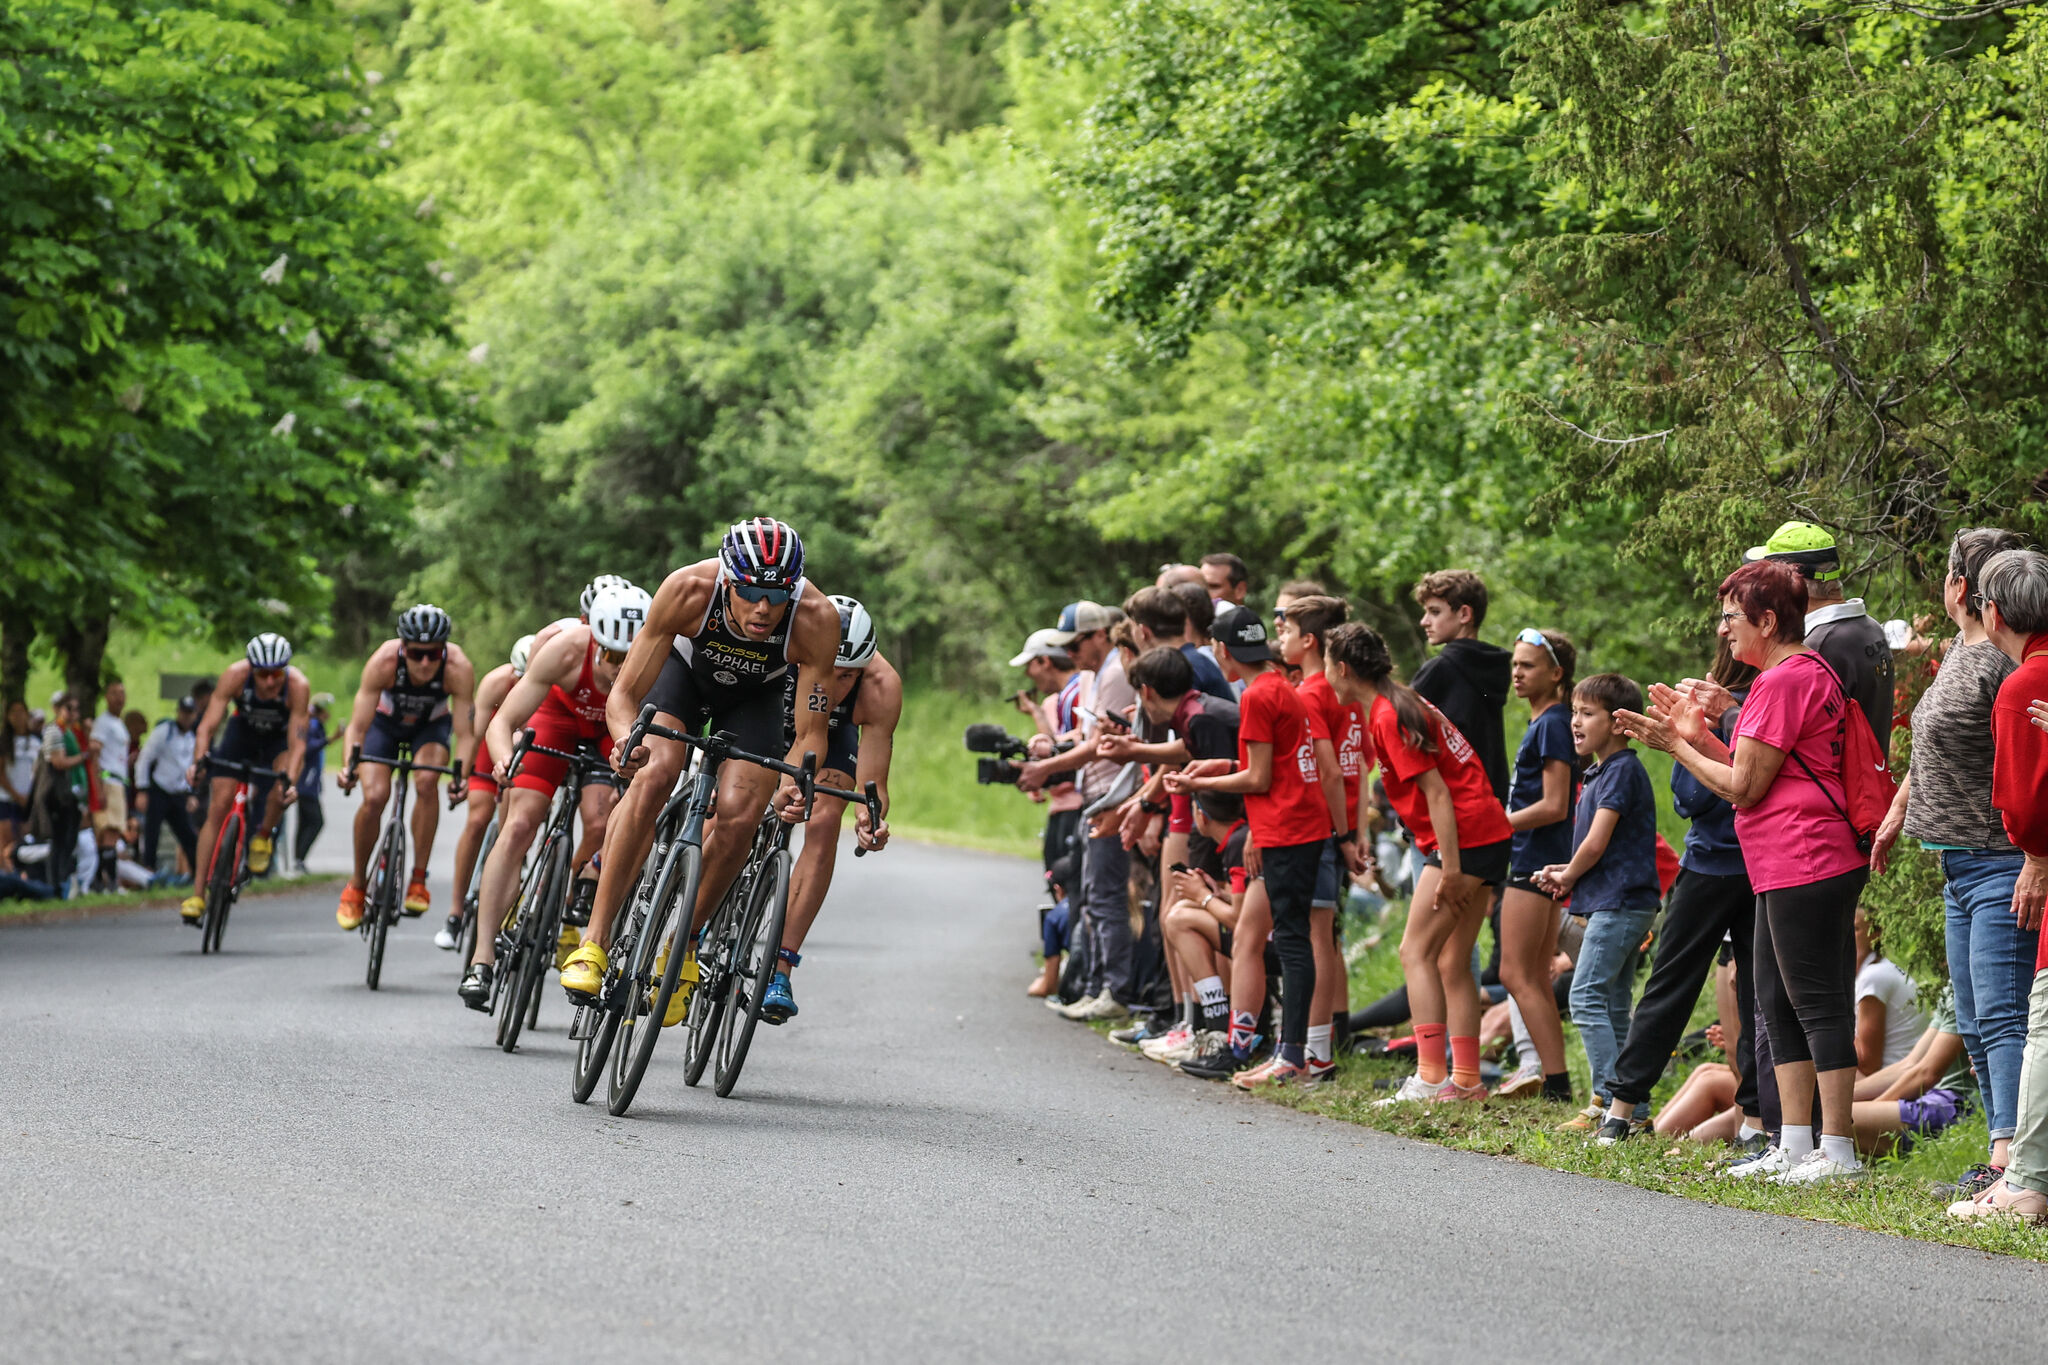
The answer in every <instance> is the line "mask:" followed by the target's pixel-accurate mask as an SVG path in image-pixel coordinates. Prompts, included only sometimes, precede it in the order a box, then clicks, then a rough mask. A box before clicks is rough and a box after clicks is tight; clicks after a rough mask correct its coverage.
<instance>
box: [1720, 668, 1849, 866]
mask: <svg viewBox="0 0 2048 1365" xmlns="http://www.w3.org/2000/svg"><path fill="white" fill-rule="evenodd" d="M1845 704H1846V703H1844V701H1843V700H1842V688H1841V685H1840V684H1839V683H1837V682H1836V681H1835V675H1834V672H1833V670H1831V669H1830V668H1829V667H1828V666H1827V664H1826V663H1824V662H1823V661H1822V660H1821V657H1820V655H1818V654H1795V655H1793V656H1792V657H1791V658H1789V659H1787V660H1785V662H1783V663H1781V664H1779V665H1778V666H1777V667H1776V668H1771V669H1766V670H1765V671H1764V672H1762V673H1760V674H1758V675H1757V679H1756V681H1755V682H1754V683H1752V684H1751V685H1750V689H1749V697H1748V699H1747V700H1745V701H1744V702H1743V703H1742V717H1741V719H1740V720H1738V721H1737V722H1736V725H1735V744H1736V748H1737V750H1738V751H1739V750H1740V749H1741V746H1742V743H1743V741H1744V740H1750V739H1753V740H1756V741H1758V742H1759V743H1762V744H1768V745H1770V746H1771V747H1772V748H1773V749H1780V750H1783V751H1784V753H1785V766H1784V767H1782V768H1780V769H1779V770H1778V777H1777V780H1776V781H1775V782H1773V783H1771V785H1770V788H1769V790H1767V791H1766V792H1765V793H1764V799H1763V800H1762V801H1760V802H1758V803H1757V804H1756V805H1754V806H1751V807H1750V808H1749V809H1748V810H1737V811H1736V812H1735V837H1736V838H1737V839H1738V840H1740V841H1741V843H1742V861H1743V863H1744V864H1745V865H1746V866H1747V867H1748V868H1749V884H1750V885H1751V886H1752V887H1754V888H1756V889H1757V890H1758V891H1776V890H1779V889H1780V888H1782V887H1787V886H1805V885H1806V884H1808V883H1809V882H1819V881H1826V880H1827V879H1828V878H1829V877H1839V876H1841V875H1842V874H1843V873H1845V872H1854V871H1855V870H1856V869H1857V868H1859V867H1864V866H1866V865H1867V864H1868V862H1869V859H1867V858H1865V857H1864V856H1863V855H1862V854H1861V853H1858V852H1857V851H1856V834H1855V831H1854V830H1852V829H1850V828H1849V822H1848V821H1847V820H1846V819H1844V818H1843V817H1842V816H1841V815H1840V814H1839V813H1837V812H1836V810H1835V805H1831V804H1829V800H1828V798H1829V797H1830V796H1832V797H1833V798H1834V802H1835V804H1838V805H1840V806H1842V808H1843V809H1844V810H1846V809H1847V808H1848V802H1847V800H1846V798H1845V796H1844V793H1843V790H1842V754H1841V744H1840V740H1839V738H1838V735H1839V733H1840V729H1841V719H1842V708H1843V707H1844V705H1845ZM1793 754H1797V755H1799V757H1800V758H1803V759H1805V760H1806V767H1807V768H1811V769H1813V773H1814V777H1817V778H1819V779H1820V781H1821V782H1825V783H1826V784H1827V791H1826V792H1823V791H1822V790H1821V789H1820V786H1819V784H1818V783H1816V782H1815V781H1814V777H1808V776H1807V775H1806V769H1805V768H1801V767H1800V766H1799V765H1798V764H1797V763H1796V762H1794V761H1793V759H1792V755H1793Z"/></svg>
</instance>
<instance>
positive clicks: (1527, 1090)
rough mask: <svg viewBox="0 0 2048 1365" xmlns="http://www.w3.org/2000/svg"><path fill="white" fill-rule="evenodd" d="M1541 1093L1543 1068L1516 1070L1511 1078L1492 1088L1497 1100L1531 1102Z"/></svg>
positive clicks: (1530, 1067)
mask: <svg viewBox="0 0 2048 1365" xmlns="http://www.w3.org/2000/svg"><path fill="white" fill-rule="evenodd" d="M1542 1092H1543V1068H1542V1067H1541V1066H1525V1067H1520V1068H1517V1069H1516V1071H1515V1073H1514V1074H1513V1075H1512V1076H1509V1077H1507V1078H1505V1079H1504V1080H1502V1081H1501V1083H1500V1084H1499V1085H1496V1086H1495V1087H1494V1088H1493V1097H1494V1098H1495V1099H1497V1100H1533V1099H1535V1098H1536V1097H1537V1096H1538V1095H1539V1094H1541V1093H1542Z"/></svg>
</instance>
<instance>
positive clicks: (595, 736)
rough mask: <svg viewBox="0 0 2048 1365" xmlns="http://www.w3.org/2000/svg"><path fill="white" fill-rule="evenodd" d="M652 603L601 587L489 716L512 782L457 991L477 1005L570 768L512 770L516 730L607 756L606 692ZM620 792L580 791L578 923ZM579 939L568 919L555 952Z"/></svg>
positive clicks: (552, 744) (499, 768)
mask: <svg viewBox="0 0 2048 1365" xmlns="http://www.w3.org/2000/svg"><path fill="white" fill-rule="evenodd" d="M647 608H648V598H647V594H646V593H645V592H643V591H641V590H640V589H639V588H636V587H633V586H631V585H630V584H628V585H627V586H626V587H623V588H606V589H605V590H603V591H602V592H600V593H598V595H597V596H596V598H595V599H594V600H593V601H592V602H591V604H590V623H589V624H588V625H584V624H581V623H578V624H574V625H569V626H565V627H563V628H562V629H561V630H559V631H557V632H556V633H555V636H554V638H553V639H551V640H549V641H548V642H547V643H546V644H545V645H542V646H541V647H540V648H538V649H537V650H535V651H534V653H533V654H532V655H531V656H530V657H529V658H528V659H527V663H526V672H525V674H524V675H522V676H521V677H520V678H519V680H518V681H516V682H514V683H513V684H512V689H511V691H509V692H507V693H506V694H505V700H504V702H503V703H502V704H501V705H500V706H499V707H498V709H497V711H496V712H495V713H494V714H493V715H492V716H491V724H490V728H489V729H488V730H487V731H485V736H484V738H485V743H487V744H488V745H489V746H490V749H491V753H492V754H493V755H494V756H495V757H494V758H493V767H494V770H495V772H496V775H497V778H498V783H499V785H500V786H505V785H506V784H507V783H508V782H509V784H510V789H509V790H507V791H506V793H505V809H504V815H503V818H501V819H500V820H499V821H498V841H497V842H496V843H495V844H492V845H491V855H490V857H488V858H486V859H485V860H484V880H483V886H482V887H481V888H480V889H479V891H478V894H477V910H476V915H477V925H476V955H475V957H474V958H473V959H472V960H471V961H470V963H469V969H468V971H466V972H464V973H463V977H462V985H461V986H460V987H459V988H458V989H459V991H460V994H461V996H462V999H463V1001H464V1002H465V1003H466V1004H468V1006H469V1007H470V1008H471V1009H474V1010H481V1009H485V1008H487V1007H488V1005H489V1002H490V998H491V978H492V976H493V975H494V974H495V972H496V970H497V958H498V949H497V937H498V930H499V928H500V927H501V926H502V925H503V924H504V922H505V912H506V911H507V910H508V909H510V908H511V906H512V898H513V897H514V896H516V895H517V894H518V893H519V874H520V871H521V864H522V863H524V862H525V859H526V850H527V846H528V845H530V844H531V843H532V842H533V836H534V834H535V832H536V831H538V830H539V828H540V825H541V822H542V821H543V820H545V819H546V818H547V814H548V806H549V803H550V802H552V801H553V800H554V795H555V788H556V787H558V786H560V785H561V782H562V779H563V777H565V776H567V774H568V770H569V768H568V764H567V763H565V762H564V761H563V760H561V759H559V758H552V757H550V756H548V755H547V754H536V753H529V754H527V755H526V756H525V757H524V758H523V759H522V760H521V761H520V764H519V775H518V776H517V777H508V771H509V769H510V767H511V760H512V750H513V739H512V736H513V733H514V732H515V731H516V730H518V729H519V728H520V727H522V726H526V727H530V728H531V729H532V730H533V742H534V743H535V744H538V745H542V746H544V747H546V748H550V749H559V750H562V751H564V752H569V751H574V750H581V749H583V748H585V747H589V748H592V749H594V751H595V752H597V753H599V754H602V755H607V756H608V755H609V754H610V753H611V750H612V737H611V735H610V734H609V733H608V732H607V731H606V729H605V698H606V696H607V695H608V694H609V693H610V692H611V690H612V687H613V686H614V683H615V681H616V679H617V678H618V676H619V665H620V664H621V663H623V662H624V660H625V657H626V650H627V648H628V646H630V645H631V644H632V643H633V638H634V636H636V635H637V634H639V633H641V630H642V623H643V622H644V621H645V620H646V619H647V615H648V611H647ZM618 796H619V794H618V790H617V789H616V788H615V787H612V786H609V785H607V784H605V783H603V782H592V783H590V784H589V785H587V786H585V787H584V788H583V807H582V810H581V812H580V813H581V815H582V817H583V839H582V841H581V842H580V843H579V844H578V845H577V847H576V852H575V855H574V858H573V862H574V866H575V868H576V890H575V894H574V898H573V901H572V904H571V908H570V911H569V915H568V918H569V920H570V921H571V922H572V923H573V922H576V921H577V920H580V919H581V918H583V917H584V916H586V915H587V914H588V912H589V904H590V896H591V894H592V892H593V890H594V886H593V885H592V883H591V878H590V877H589V876H587V875H586V873H588V872H594V871H596V868H594V867H591V866H590V863H591V862H592V859H591V854H592V853H593V852H594V851H595V850H597V849H598V848H601V847H603V844H604V832H605V825H606V821H607V819H608V818H609V816H610V814H611V809H612V805H613V803H615V802H616V801H617V800H618ZM575 943H576V931H575V930H574V929H573V928H569V927H568V926H567V925H565V926H564V927H563V930H562V939H561V943H560V945H559V947H558V949H557V954H558V956H566V954H567V952H568V950H569V949H570V948H572V947H574V946H575ZM557 965H558V966H559V965H560V964H559V963H557Z"/></svg>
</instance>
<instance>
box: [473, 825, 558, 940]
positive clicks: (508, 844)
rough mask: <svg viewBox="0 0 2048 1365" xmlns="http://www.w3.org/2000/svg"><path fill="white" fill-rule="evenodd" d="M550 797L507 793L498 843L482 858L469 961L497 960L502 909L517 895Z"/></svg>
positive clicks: (508, 906)
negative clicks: (473, 947)
mask: <svg viewBox="0 0 2048 1365" xmlns="http://www.w3.org/2000/svg"><path fill="white" fill-rule="evenodd" d="M553 800H554V793H552V792H544V791H535V790H534V789H532V788H531V787H514V788H513V789H512V790H511V792H510V793H509V794H508V795H507V796H506V799H505V814H504V818H503V819H502V820H501V821H500V822H499V825H498V842H496V843H495V844H492V845H491V856H490V857H488V858H486V859H484V883H483V888H482V890H481V892H480V893H479V894H478V897H477V907H476V956H475V957H474V958H472V959H471V961H472V962H496V961H497V960H498V945H497V943H496V942H495V940H496V939H497V936H498V930H499V929H500V928H502V927H503V926H504V923H505V912H506V911H507V910H509V909H511V908H512V899H513V897H515V896H517V895H518V894H519V873H520V870H521V868H520V864H521V863H523V862H524V861H525V860H526V850H527V847H528V846H529V845H530V844H532V843H533V836H534V834H535V832H537V831H538V830H539V829H540V826H541V821H543V820H545V819H547V817H548V806H549V805H550V804H551V803H552V802H553Z"/></svg>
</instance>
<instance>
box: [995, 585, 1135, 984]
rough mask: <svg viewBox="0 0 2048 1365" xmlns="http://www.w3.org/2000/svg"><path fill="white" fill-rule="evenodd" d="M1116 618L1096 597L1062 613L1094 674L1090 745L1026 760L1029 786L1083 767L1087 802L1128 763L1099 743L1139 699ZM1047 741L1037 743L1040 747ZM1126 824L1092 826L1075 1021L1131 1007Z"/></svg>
mask: <svg viewBox="0 0 2048 1365" xmlns="http://www.w3.org/2000/svg"><path fill="white" fill-rule="evenodd" d="M1116 622H1117V616H1116V614H1115V613H1114V612H1112V611H1111V610H1110V609H1109V608H1108V607H1105V606H1102V605H1100V604H1099V603H1095V602H1075V603H1073V604H1071V605H1070V606H1068V607H1067V609H1066V610H1065V611H1062V612H1061V613H1060V623H1059V627H1058V631H1057V633H1056V634H1055V635H1054V636H1053V637H1052V639H1053V640H1054V641H1055V642H1057V643H1059V644H1062V645H1063V646H1064V647H1065V648H1066V651H1067V653H1068V655H1069V656H1070V657H1071V658H1072V659H1073V661H1074V662H1075V663H1076V664H1078V665H1080V666H1081V668H1083V669H1084V670H1088V671H1089V672H1090V673H1091V674H1092V676H1090V677H1088V678H1086V679H1085V680H1084V681H1083V684H1082V689H1081V700H1080V702H1079V703H1078V705H1077V706H1076V708H1075V710H1076V712H1077V714H1078V715H1079V716H1080V718H1081V723H1082V724H1081V738H1082V739H1083V740H1084V741H1087V742H1084V743H1082V744H1080V745H1077V746H1076V747H1075V748H1073V749H1071V750H1069V751H1068V752H1066V753H1063V754H1054V755H1052V756H1051V757H1048V758H1040V759H1034V760H1033V761H1032V762H1030V763H1027V764H1025V765H1024V772H1023V774H1022V776H1021V777H1020V778H1019V779H1018V784H1017V785H1018V786H1019V787H1021V788H1023V789H1024V790H1026V791H1035V790H1037V789H1039V788H1041V787H1043V786H1044V785H1045V784H1046V781H1047V779H1049V778H1051V777H1052V776H1053V775H1054V774H1055V773H1062V772H1077V771H1078V772H1079V774H1080V778H1079V780H1078V782H1077V783H1076V786H1077V787H1078V789H1079V792H1080V797H1081V802H1082V805H1083V806H1084V807H1085V806H1087V805H1090V804H1093V803H1094V802H1095V801H1098V800H1100V799H1101V798H1102V797H1104V796H1106V795H1108V793H1109V790H1110V788H1111V786H1112V785H1113V784H1114V783H1115V782H1116V780H1117V776H1118V774H1119V773H1120V772H1121V771H1122V770H1123V765H1122V764H1121V763H1118V762H1115V761H1114V760H1111V759H1105V758H1102V757H1100V756H1098V755H1097V754H1096V752H1095V746H1094V743H1093V741H1095V740H1097V739H1100V738H1101V737H1102V736H1103V735H1105V734H1110V733H1123V732H1124V731H1127V730H1128V729H1129V728H1130V727H1129V724H1128V722H1126V721H1125V719H1124V717H1125V716H1126V715H1127V714H1128V713H1129V712H1130V710H1131V708H1132V707H1133V706H1134V705H1135V704H1136V703H1137V699H1138V697H1137V693H1136V692H1135V691H1133V690H1132V688H1131V684H1130V682H1129V680H1128V679H1126V678H1125V677H1124V665H1123V659H1122V657H1121V656H1120V655H1119V654H1118V653H1117V651H1116V650H1114V649H1112V648H1111V647H1110V643H1109V631H1110V627H1112V626H1113V625H1115V624H1116ZM1047 742H1048V741H1044V740H1039V741H1037V743H1038V744H1041V745H1043V744H1046V743H1047ZM1120 824H1121V822H1120V820H1119V818H1118V814H1117V812H1116V811H1115V810H1109V811H1105V812H1103V813H1102V814H1100V815H1098V816H1096V817H1095V818H1094V820H1093V821H1091V822H1090V826H1089V829H1088V830H1087V839H1086V843H1085V851H1084V852H1083V854H1082V859H1081V894H1080V900H1079V904H1080V909H1081V914H1080V917H1079V921H1078V923H1079V927H1080V929H1081V932H1082V933H1083V935H1085V936H1086V939H1087V943H1088V947H1089V950H1090V951H1089V952H1088V954H1087V973H1086V975H1085V976H1084V978H1083V980H1082V983H1081V988H1082V996H1083V998H1082V999H1081V1000H1079V1001H1077V1002H1076V1003H1075V1004H1074V1005H1073V1006H1072V1007H1071V1008H1070V1009H1069V1010H1068V1012H1067V1013H1068V1017H1069V1018H1074V1019H1121V1018H1123V1017H1124V1016H1125V1015H1127V1014H1128V1013H1129V1012H1130V1009H1129V1004H1130V1000H1131V987H1132V980H1131V977H1132V969H1133V965H1134V955H1135V948H1136V945H1135V944H1134V943H1133V942H1132V939H1131V923H1130V913H1129V908H1128V907H1129V902H1128V899H1127V895H1126V891H1125V886H1126V884H1127V883H1128V882H1129V880H1130V875H1131V855H1130V851H1129V850H1128V849H1126V848H1125V847H1124V842H1123V838H1122V835H1121V829H1120Z"/></svg>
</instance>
